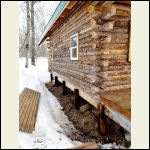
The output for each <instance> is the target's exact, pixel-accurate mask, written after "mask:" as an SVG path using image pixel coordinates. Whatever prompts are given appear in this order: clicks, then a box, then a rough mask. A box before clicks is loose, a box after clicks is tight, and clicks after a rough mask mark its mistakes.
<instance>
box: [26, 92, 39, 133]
mask: <svg viewBox="0 0 150 150" xmlns="http://www.w3.org/2000/svg"><path fill="white" fill-rule="evenodd" d="M39 100H40V94H38V95H37V98H36V104H35V107H34V111H33V119H32V120H31V122H30V127H29V132H32V131H33V130H34V128H35V122H36V116H37V111H38V105H39Z"/></svg>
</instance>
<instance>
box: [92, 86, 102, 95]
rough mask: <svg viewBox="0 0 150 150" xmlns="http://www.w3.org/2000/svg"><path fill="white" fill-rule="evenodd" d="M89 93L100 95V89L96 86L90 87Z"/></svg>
mask: <svg viewBox="0 0 150 150" xmlns="http://www.w3.org/2000/svg"><path fill="white" fill-rule="evenodd" d="M91 93H92V94H100V88H99V87H96V86H92V87H91Z"/></svg>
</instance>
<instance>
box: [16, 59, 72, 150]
mask: <svg viewBox="0 0 150 150" xmlns="http://www.w3.org/2000/svg"><path fill="white" fill-rule="evenodd" d="M24 66H25V59H24V58H20V60H19V93H21V92H22V90H23V89H24V88H25V87H28V88H31V89H33V90H37V91H39V92H41V98H40V103H39V109H38V114H37V121H36V125H35V132H34V134H28V133H24V132H19V147H20V149H21V148H26V149H31V148H33V146H34V145H35V143H34V145H33V142H36V141H35V140H36V139H35V138H34V136H35V134H37V135H36V137H38V136H40V135H39V134H42V138H44V141H45V148H50V149H57V148H68V147H72V146H74V144H73V142H72V141H71V140H70V139H69V138H68V137H67V136H66V135H65V133H66V132H67V130H68V132H69V130H71V129H73V128H74V127H73V124H72V123H71V122H70V121H69V120H68V118H67V116H65V115H64V112H63V111H62V110H61V109H62V108H61V106H60V104H59V102H58V100H57V99H56V98H55V97H54V96H53V95H52V94H51V93H50V92H49V91H48V90H47V88H46V87H45V85H44V83H45V82H47V81H49V78H50V77H49V72H48V69H47V59H46V58H40V59H38V60H37V61H36V67H34V66H32V65H30V66H29V68H25V67H24ZM39 132H40V133H39Z"/></svg>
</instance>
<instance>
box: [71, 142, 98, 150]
mask: <svg viewBox="0 0 150 150" xmlns="http://www.w3.org/2000/svg"><path fill="white" fill-rule="evenodd" d="M68 149H99V147H98V145H97V144H96V143H83V144H81V145H79V146H75V147H72V148H68Z"/></svg>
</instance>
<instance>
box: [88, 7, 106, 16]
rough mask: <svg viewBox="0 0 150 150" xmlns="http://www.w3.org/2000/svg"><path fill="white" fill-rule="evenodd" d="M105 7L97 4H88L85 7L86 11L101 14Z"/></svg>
mask: <svg viewBox="0 0 150 150" xmlns="http://www.w3.org/2000/svg"><path fill="white" fill-rule="evenodd" d="M105 9H106V7H104V6H98V5H89V6H88V8H87V11H88V12H89V13H97V14H102V12H103V11H104V10H105Z"/></svg>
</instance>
